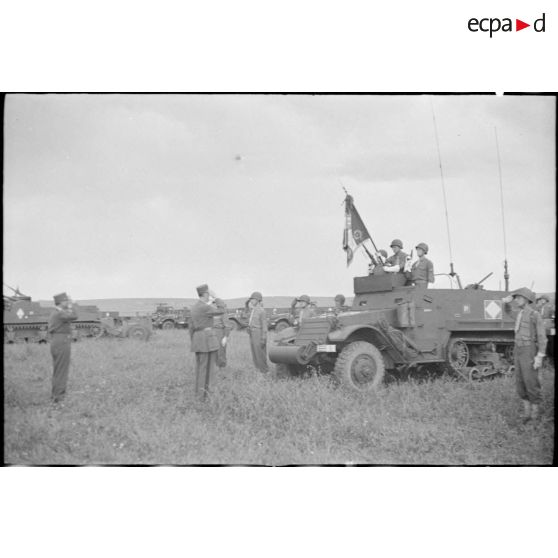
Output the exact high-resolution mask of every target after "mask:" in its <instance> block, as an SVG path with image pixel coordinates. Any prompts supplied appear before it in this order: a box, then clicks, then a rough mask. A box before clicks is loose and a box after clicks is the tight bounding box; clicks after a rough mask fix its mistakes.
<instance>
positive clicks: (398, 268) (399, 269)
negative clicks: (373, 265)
mask: <svg viewBox="0 0 558 558" xmlns="http://www.w3.org/2000/svg"><path fill="white" fill-rule="evenodd" d="M389 247H390V248H391V249H392V250H393V254H392V255H391V256H390V257H389V258H388V259H387V260H386V263H385V265H384V271H387V272H389V273H403V270H404V269H405V263H406V261H407V254H405V252H403V242H402V241H401V240H399V238H395V239H393V240H392V242H391V244H390V245H389Z"/></svg>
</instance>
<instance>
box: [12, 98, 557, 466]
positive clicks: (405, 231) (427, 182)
mask: <svg viewBox="0 0 558 558" xmlns="http://www.w3.org/2000/svg"><path fill="white" fill-rule="evenodd" d="M3 119H4V120H3V124H4V160H3V218H4V225H3V232H4V243H3V254H4V255H3V294H4V296H3V300H4V363H3V364H4V448H3V449H4V462H5V463H6V464H9V465H190V466H196V465H263V466H282V465H384V466H391V465H452V466H464V465H550V464H552V463H553V456H554V393H555V387H554V382H555V369H554V339H555V302H556V293H555V284H556V276H555V270H556V245H555V234H556V143H555V142H556V97H555V96H553V95H545V94H505V95H494V94H420V93H416V94H396V93H394V94H294V93H293V94H283V93H269V94H244V93H236V94H234V93H231V94H219V93H216V94H210V93H205V94H201V93H200V94H172V93H166V94H131V93H121V94H100V93H91V94H56V93H47V94H33V93H30V94H24V93H12V94H7V95H6V96H5V97H4V114H3Z"/></svg>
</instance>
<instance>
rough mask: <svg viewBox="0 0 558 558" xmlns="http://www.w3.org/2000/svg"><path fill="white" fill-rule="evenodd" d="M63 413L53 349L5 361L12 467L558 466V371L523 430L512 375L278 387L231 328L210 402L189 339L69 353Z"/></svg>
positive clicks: (176, 336) (178, 334) (14, 349)
mask: <svg viewBox="0 0 558 558" xmlns="http://www.w3.org/2000/svg"><path fill="white" fill-rule="evenodd" d="M72 349H73V354H72V368H71V372H70V382H69V394H68V398H67V401H66V406H65V407H64V408H62V409H60V410H54V409H52V408H51V407H50V405H49V390H50V377H51V361H50V353H49V347H48V346H44V345H9V346H6V347H5V356H4V390H5V401H4V414H5V424H4V440H5V441H4V444H5V445H4V459H5V461H6V462H7V463H11V464H157V463H159V464H203V463H211V464H266V465H282V464H322V463H376V464H549V463H551V462H552V456H553V436H554V418H553V417H554V370H552V369H546V370H545V371H544V373H543V384H544V386H543V387H544V389H543V393H544V401H543V405H542V420H541V422H540V423H539V424H538V425H537V426H534V425H530V424H528V425H526V426H524V425H522V424H521V422H520V421H519V419H518V410H519V401H518V399H517V396H516V395H515V391H514V384H513V378H505V377H502V378H498V379H495V380H491V381H485V382H479V383H470V384H469V383H466V382H463V381H456V380H453V379H451V378H445V377H441V378H437V379H435V380H428V381H420V382H419V381H406V382H400V383H398V382H392V383H390V384H389V385H387V386H385V387H383V388H381V389H380V390H379V391H378V392H376V393H369V394H368V393H366V394H365V393H352V392H348V391H346V390H344V389H340V388H337V387H335V386H334V385H332V383H331V382H330V381H329V380H328V378H325V377H321V378H310V379H307V380H290V381H282V382H273V381H271V380H270V379H268V378H266V377H262V375H261V374H259V373H258V372H256V371H255V370H254V368H253V367H252V364H251V359H250V351H249V346H248V339H247V335H246V334H245V333H243V332H233V336H232V338H231V343H230V346H229V366H228V367H227V368H226V369H225V370H222V371H220V372H219V373H218V377H217V378H216V379H215V381H214V383H213V386H212V387H213V393H212V396H211V398H210V400H209V401H208V402H207V403H202V402H199V401H197V400H195V398H194V397H193V393H192V390H193V368H192V360H193V355H192V354H191V353H190V352H189V339H188V336H187V333H186V332H185V331H169V332H160V333H157V335H156V336H154V337H153V338H152V340H151V341H150V342H148V343H147V344H143V343H141V342H138V341H134V340H127V339H104V340H98V341H94V340H84V341H81V342H79V343H76V344H74V345H73V348H72Z"/></svg>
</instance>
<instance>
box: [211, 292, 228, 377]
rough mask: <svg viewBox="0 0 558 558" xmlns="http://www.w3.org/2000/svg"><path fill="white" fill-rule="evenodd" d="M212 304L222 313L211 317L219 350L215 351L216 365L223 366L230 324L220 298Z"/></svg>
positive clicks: (225, 363)
mask: <svg viewBox="0 0 558 558" xmlns="http://www.w3.org/2000/svg"><path fill="white" fill-rule="evenodd" d="M214 304H215V306H216V307H217V308H219V309H221V310H223V312H224V313H223V314H221V315H220V316H215V317H214V318H213V327H214V328H215V332H216V333H217V340H218V341H219V350H218V352H217V366H218V367H219V368H225V366H227V341H228V339H229V335H230V332H231V329H232V328H231V325H230V322H229V318H228V316H227V306H226V304H225V301H224V300H222V299H221V298H216V299H215V301H214Z"/></svg>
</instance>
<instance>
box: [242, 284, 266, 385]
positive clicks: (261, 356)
mask: <svg viewBox="0 0 558 558" xmlns="http://www.w3.org/2000/svg"><path fill="white" fill-rule="evenodd" d="M246 305H247V306H248V308H249V310H250V314H249V318H248V335H249V336H250V349H251V351H252V360H253V361H254V366H255V367H256V368H257V369H258V370H259V371H260V372H262V373H263V374H267V372H268V371H269V366H268V364H267V315H266V313H265V309H264V307H263V297H262V293H260V292H257V291H256V292H253V293H252V294H251V295H250V298H249V299H248V300H247V302H246Z"/></svg>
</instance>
